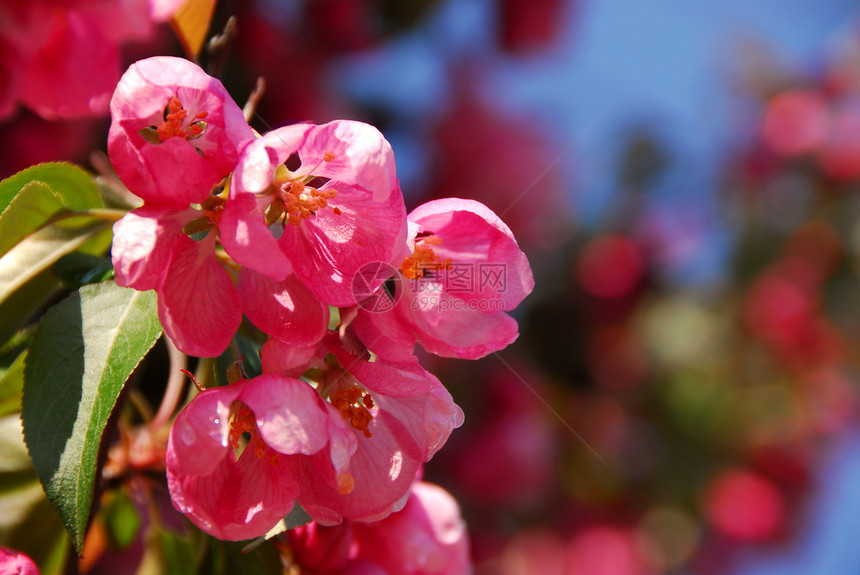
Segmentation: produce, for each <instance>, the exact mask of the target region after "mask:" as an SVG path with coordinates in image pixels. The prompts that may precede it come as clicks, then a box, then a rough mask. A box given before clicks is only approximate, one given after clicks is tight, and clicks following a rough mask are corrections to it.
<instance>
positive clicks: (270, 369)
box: [260, 338, 317, 377]
mask: <svg viewBox="0 0 860 575" xmlns="http://www.w3.org/2000/svg"><path fill="white" fill-rule="evenodd" d="M316 350H317V346H316V345H312V346H308V347H296V346H293V345H289V344H286V343H284V342H282V341H279V340H277V339H275V338H269V339H268V340H267V341H266V343H264V344H263V348H262V349H261V350H260V359H261V360H262V362H263V373H274V374H278V375H283V376H284V377H300V376H301V375H302V374H303V373H304V372H305V371H307V370H308V368H310V367H311V362H312V361H313V360H314V358H315V355H316Z"/></svg>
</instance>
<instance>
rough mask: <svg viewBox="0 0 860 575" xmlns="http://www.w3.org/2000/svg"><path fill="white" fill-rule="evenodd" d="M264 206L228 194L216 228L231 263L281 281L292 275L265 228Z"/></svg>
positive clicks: (243, 195) (249, 197)
mask: <svg viewBox="0 0 860 575" xmlns="http://www.w3.org/2000/svg"><path fill="white" fill-rule="evenodd" d="M249 147H250V146H249ZM240 165H241V164H240ZM234 177H236V175H235V174H234ZM233 189H235V183H234V185H233ZM267 206H268V202H267V201H266V200H265V199H260V198H257V197H256V196H255V195H254V194H250V193H241V194H234V193H233V191H232V190H231V192H230V199H229V200H228V201H227V203H226V205H225V206H224V211H223V212H222V214H221V221H220V223H219V225H218V228H219V230H220V232H221V243H222V244H223V245H224V250H225V251H226V252H227V253H228V254H230V257H231V258H233V260H235V261H236V262H237V263H239V264H241V265H243V266H245V267H247V268H248V269H251V270H255V271H258V272H260V273H262V274H265V275H267V276H269V277H270V278H272V279H273V280H277V281H281V280H283V279H285V278H286V277H287V276H288V275H289V274H290V273H292V265H291V264H290V260H289V259H288V258H287V256H285V255H284V254H283V253H282V252H281V249H280V248H279V247H278V240H277V239H275V236H273V235H272V232H271V231H270V230H269V228H268V227H267V226H266V213H265V208H266V207H267ZM276 225H277V224H276Z"/></svg>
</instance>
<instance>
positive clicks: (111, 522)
mask: <svg viewBox="0 0 860 575" xmlns="http://www.w3.org/2000/svg"><path fill="white" fill-rule="evenodd" d="M104 517H105V531H106V532H107V536H108V542H109V543H110V546H111V548H113V549H115V550H119V549H125V548H126V547H128V546H129V545H131V543H132V542H133V541H134V539H135V538H136V537H137V533H138V531H139V530H140V514H138V512H137V507H135V505H134V501H132V500H131V497H129V496H128V493H126V492H125V490H124V489H117V490H116V492H115V493H114V494H113V498H112V499H111V501H110V503H109V504H108V506H107V509H106V510H105V516H104Z"/></svg>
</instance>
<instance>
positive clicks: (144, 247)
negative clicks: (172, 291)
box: [111, 206, 195, 291]
mask: <svg viewBox="0 0 860 575" xmlns="http://www.w3.org/2000/svg"><path fill="white" fill-rule="evenodd" d="M194 213H195V212H194V210H191V209H188V210H180V211H175V210H170V209H164V208H162V207H159V206H144V207H141V208H137V209H136V210H132V211H131V212H129V213H127V214H126V215H125V216H123V217H122V219H121V220H119V221H118V222H116V223H115V224H114V225H113V244H112V245H111V258H112V260H113V267H114V269H115V270H116V283H117V285H120V286H123V287H130V288H134V289H136V290H140V291H146V290H150V289H156V288H158V287H159V286H160V285H161V282H162V280H163V279H164V273H165V271H166V270H167V269H168V267H169V265H170V260H171V259H172V257H173V251H174V249H175V248H176V242H177V241H178V239H179V237H180V234H182V226H184V225H185V224H186V223H187V222H188V221H190V220H191V218H193V215H194Z"/></svg>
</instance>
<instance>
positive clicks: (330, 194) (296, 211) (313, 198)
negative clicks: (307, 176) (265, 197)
mask: <svg viewBox="0 0 860 575" xmlns="http://www.w3.org/2000/svg"><path fill="white" fill-rule="evenodd" d="M313 179H314V178H311V181H312V180H313ZM335 196H337V190H332V189H326V190H320V189H317V188H314V187H311V186H309V185H307V184H306V183H305V182H304V181H302V179H299V180H291V181H287V182H284V183H282V184H280V185H279V186H278V187H277V188H276V190H275V201H274V202H273V204H272V209H270V210H269V214H268V215H267V218H268V219H272V221H271V222H268V223H269V224H270V225H271V224H272V223H274V222H275V221H277V220H279V219H282V222H283V224H284V225H286V222H289V223H290V225H293V226H297V225H299V224H301V223H302V221H303V220H306V219H308V218H310V217H313V216H315V215H316V214H317V211H319V210H322V209H324V208H327V207H329V205H328V201H329V200H331V199H333V198H334V197H335ZM332 212H334V213H335V214H336V215H340V213H341V212H340V209H338V208H336V207H332Z"/></svg>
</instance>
